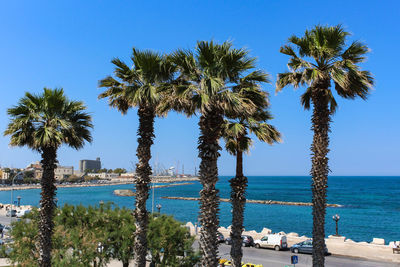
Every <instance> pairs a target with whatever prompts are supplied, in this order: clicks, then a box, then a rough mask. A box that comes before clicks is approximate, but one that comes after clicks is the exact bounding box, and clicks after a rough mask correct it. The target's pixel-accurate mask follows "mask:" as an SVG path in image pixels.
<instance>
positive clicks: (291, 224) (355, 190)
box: [0, 176, 400, 243]
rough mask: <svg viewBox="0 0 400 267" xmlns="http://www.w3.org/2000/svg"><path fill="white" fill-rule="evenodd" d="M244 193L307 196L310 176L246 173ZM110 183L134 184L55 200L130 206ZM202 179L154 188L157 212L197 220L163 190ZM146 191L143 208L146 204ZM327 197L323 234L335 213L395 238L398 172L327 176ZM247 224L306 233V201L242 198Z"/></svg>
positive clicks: (26, 198) (193, 190) (192, 191)
mask: <svg viewBox="0 0 400 267" xmlns="http://www.w3.org/2000/svg"><path fill="white" fill-rule="evenodd" d="M230 178H231V177H220V180H219V182H218V185H217V187H218V188H219V190H220V196H221V197H222V198H229V193H230V187H229V182H228V180H229V179H230ZM248 178H249V187H248V190H247V198H248V199H255V200H279V201H294V202H311V189H310V184H311V178H310V177H306V176H251V177H248ZM115 189H133V185H115V186H99V187H76V188H60V189H58V190H57V198H58V204H59V205H63V204H65V203H69V204H74V205H75V204H81V203H82V204H84V205H95V204H98V203H99V202H100V201H104V202H107V201H111V202H114V203H116V204H118V205H120V206H125V207H128V208H133V203H134V199H133V198H132V197H119V196H115V195H113V191H114V190H115ZM200 189H201V185H200V183H199V182H194V184H192V185H183V186H176V187H169V188H158V189H156V190H155V204H161V205H162V208H161V212H162V213H166V214H171V215H173V216H174V217H175V218H176V219H178V220H180V221H183V222H187V221H191V222H193V223H194V222H196V221H197V217H198V211H199V209H198V208H199V205H198V203H197V202H196V201H184V200H166V199H161V197H162V196H180V197H198V195H199V190H200ZM17 195H19V196H21V204H31V205H36V206H37V205H38V204H39V199H40V190H39V189H30V190H21V191H14V196H15V197H16V196H17ZM151 199H152V198H151V195H150V198H149V201H148V208H149V210H151V204H152V201H151ZM9 201H10V191H2V192H0V202H2V203H9ZM328 203H334V204H341V205H343V207H341V208H327V214H326V235H327V236H328V235H330V234H334V233H335V232H334V231H335V223H334V221H333V220H332V216H333V215H334V214H339V215H340V221H339V234H341V235H344V236H346V237H347V238H350V239H352V240H354V241H367V242H370V241H372V238H373V237H379V238H384V239H385V241H386V243H388V242H389V241H391V240H400V177H393V176H392V177H382V176H376V177H372V176H369V177H361V176H360V177H355V176H332V177H329V183H328ZM230 223H231V206H230V203H226V202H223V203H221V205H220V225H221V226H225V227H227V226H229V225H230ZM244 224H245V228H246V230H256V231H261V230H262V229H263V227H266V228H269V229H272V231H273V232H280V231H284V232H286V233H289V232H296V233H298V234H299V235H306V236H311V232H312V214H311V207H303V206H284V205H263V204H246V210H245V222H244Z"/></svg>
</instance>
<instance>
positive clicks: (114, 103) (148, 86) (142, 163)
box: [99, 49, 174, 267]
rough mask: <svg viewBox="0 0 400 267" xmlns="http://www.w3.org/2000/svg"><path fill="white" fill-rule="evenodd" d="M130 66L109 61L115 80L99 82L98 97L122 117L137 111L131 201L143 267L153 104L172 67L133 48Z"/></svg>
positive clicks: (137, 263) (157, 56) (137, 253)
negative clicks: (132, 197) (113, 67)
mask: <svg viewBox="0 0 400 267" xmlns="http://www.w3.org/2000/svg"><path fill="white" fill-rule="evenodd" d="M131 59H132V62H133V66H132V67H128V66H127V65H126V64H125V63H124V62H122V61H121V60H119V59H113V60H112V63H113V64H114V65H115V71H114V74H115V77H116V78H117V79H118V80H117V79H115V78H113V77H111V76H109V77H106V78H105V79H103V80H101V81H100V83H99V86H100V87H106V88H107V90H106V91H104V92H103V93H102V94H100V95H99V98H106V97H107V98H108V103H109V105H110V106H111V107H114V108H117V109H118V110H119V111H120V112H122V114H126V113H127V111H128V110H129V109H130V108H132V107H137V108H138V111H137V113H138V117H139V128H138V132H137V134H138V139H137V140H138V146H137V150H136V156H137V157H138V163H137V165H136V177H135V185H136V197H135V198H136V201H135V219H136V221H135V224H136V232H135V249H134V253H135V256H134V257H135V259H134V262H135V266H139V267H142V266H145V264H146V253H147V237H146V235H147V225H148V221H149V219H148V212H147V210H146V200H147V199H148V197H149V183H150V174H151V167H150V164H149V162H150V159H151V150H150V149H151V145H152V144H153V139H154V119H155V117H156V115H157V112H156V110H157V105H158V104H159V103H160V101H161V100H162V94H161V88H162V86H163V84H164V83H167V82H168V81H169V80H170V79H171V78H172V77H173V74H174V68H173V65H172V64H170V63H169V61H168V60H167V58H166V57H165V56H163V55H160V54H158V53H155V52H152V51H139V50H137V49H133V53H132V57H131Z"/></svg>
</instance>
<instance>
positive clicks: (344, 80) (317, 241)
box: [276, 25, 374, 266]
mask: <svg viewBox="0 0 400 267" xmlns="http://www.w3.org/2000/svg"><path fill="white" fill-rule="evenodd" d="M348 35H349V33H348V32H346V31H345V30H344V29H343V27H342V26H341V25H338V26H334V27H328V26H316V27H315V28H313V29H312V30H310V31H308V30H307V31H306V32H305V34H304V36H303V37H297V36H292V37H290V38H289V43H290V44H289V45H284V46H282V47H281V49H280V52H281V53H283V54H286V55H288V56H290V60H289V63H288V67H289V70H290V71H289V72H285V73H280V74H279V75H278V80H277V84H276V90H277V91H279V90H281V89H282V88H283V87H285V86H287V85H289V84H290V85H293V86H294V87H295V88H297V87H299V86H304V85H307V86H308V87H307V89H306V91H305V93H304V94H303V95H302V96H301V103H302V105H303V107H304V108H305V109H309V108H310V106H311V103H312V104H313V115H312V119H311V122H312V128H311V129H312V130H313V131H314V137H313V143H312V145H311V152H312V168H311V172H310V174H311V176H312V186H311V188H312V203H313V266H324V260H325V259H324V246H325V228H324V225H325V209H326V188H327V181H328V173H329V167H328V157H327V154H328V152H329V148H328V146H329V135H328V134H329V132H330V122H331V116H332V115H333V114H334V113H335V111H336V109H337V102H336V100H335V98H334V95H333V92H332V90H331V86H334V88H335V91H336V93H337V94H338V95H339V96H341V97H343V98H346V99H354V98H356V97H360V98H361V99H364V100H365V99H366V98H367V96H368V94H369V92H370V88H371V87H372V86H373V82H374V81H373V78H372V76H371V74H370V72H369V71H363V70H361V69H360V67H359V66H358V64H359V63H361V62H363V61H364V60H365V59H366V58H365V55H366V54H367V53H368V51H369V50H368V47H367V46H366V45H365V44H363V43H361V42H358V41H354V42H352V43H351V44H350V45H349V46H346V37H347V36H348ZM292 45H294V47H295V48H297V51H298V53H296V52H295V48H293V46H292Z"/></svg>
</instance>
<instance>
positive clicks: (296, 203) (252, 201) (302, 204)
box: [162, 197, 343, 208]
mask: <svg viewBox="0 0 400 267" xmlns="http://www.w3.org/2000/svg"><path fill="white" fill-rule="evenodd" d="M162 198H164V199H173V200H192V201H199V200H200V198H198V197H162ZM220 201H221V202H230V199H228V198H221V199H220ZM246 203H255V204H265V205H289V206H312V203H310V202H289V201H276V200H252V199H247V200H246ZM326 206H327V207H333V208H340V207H343V206H342V205H340V204H327V205H326Z"/></svg>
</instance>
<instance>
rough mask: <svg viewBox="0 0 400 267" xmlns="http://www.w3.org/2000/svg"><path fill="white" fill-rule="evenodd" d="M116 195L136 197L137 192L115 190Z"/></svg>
mask: <svg viewBox="0 0 400 267" xmlns="http://www.w3.org/2000/svg"><path fill="white" fill-rule="evenodd" d="M114 195H116V196H121V197H133V196H135V192H133V191H132V190H129V189H117V190H114Z"/></svg>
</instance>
